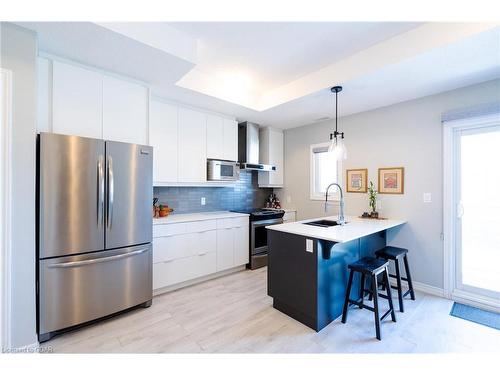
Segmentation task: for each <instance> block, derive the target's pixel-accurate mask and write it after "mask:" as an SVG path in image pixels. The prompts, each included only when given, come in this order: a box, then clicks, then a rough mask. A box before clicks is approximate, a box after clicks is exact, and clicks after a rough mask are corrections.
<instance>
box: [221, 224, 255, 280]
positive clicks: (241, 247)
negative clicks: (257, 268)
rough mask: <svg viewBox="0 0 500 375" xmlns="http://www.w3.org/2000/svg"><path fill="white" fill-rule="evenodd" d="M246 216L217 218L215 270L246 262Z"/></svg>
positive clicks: (247, 251) (247, 256) (247, 252)
mask: <svg viewBox="0 0 500 375" xmlns="http://www.w3.org/2000/svg"><path fill="white" fill-rule="evenodd" d="M248 235H249V233H248V218H247V217H244V218H232V219H219V220H217V271H223V270H225V269H228V268H232V267H236V266H241V265H243V264H247V263H248V258H249V247H248Z"/></svg>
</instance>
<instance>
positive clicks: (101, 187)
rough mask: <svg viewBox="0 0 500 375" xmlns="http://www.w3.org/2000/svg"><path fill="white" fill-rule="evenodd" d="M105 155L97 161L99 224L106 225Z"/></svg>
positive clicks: (100, 156)
mask: <svg viewBox="0 0 500 375" xmlns="http://www.w3.org/2000/svg"><path fill="white" fill-rule="evenodd" d="M103 163H104V156H103V155H99V159H98V161H97V226H98V227H100V226H104V188H105V185H104V167H103Z"/></svg>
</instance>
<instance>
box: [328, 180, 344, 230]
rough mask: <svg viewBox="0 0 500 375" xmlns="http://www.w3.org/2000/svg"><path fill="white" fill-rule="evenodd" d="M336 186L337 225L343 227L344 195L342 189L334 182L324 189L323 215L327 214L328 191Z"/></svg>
mask: <svg viewBox="0 0 500 375" xmlns="http://www.w3.org/2000/svg"><path fill="white" fill-rule="evenodd" d="M334 185H335V186H337V187H338V188H339V191H340V203H339V205H340V210H339V224H340V225H344V224H345V218H344V193H343V192H342V188H341V187H340V185H339V184H337V183H336V182H333V183H331V184H330V185H328V187H327V188H326V197H325V213H326V212H328V190H330V188H331V187H332V186H334Z"/></svg>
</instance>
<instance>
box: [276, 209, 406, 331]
mask: <svg viewBox="0 0 500 375" xmlns="http://www.w3.org/2000/svg"><path fill="white" fill-rule="evenodd" d="M336 219H337V218H336V217H324V218H318V219H309V220H304V221H299V222H294V223H286V224H280V225H273V226H269V227H267V229H268V246H269V249H268V251H269V258H268V261H269V263H268V279H267V283H268V284H267V287H268V295H269V296H271V297H272V298H273V307H274V308H276V309H278V310H280V311H281V312H283V313H285V314H287V315H289V316H290V317H292V318H294V319H296V320H298V321H300V322H302V323H303V324H305V325H307V326H308V327H310V328H312V329H314V330H316V331H320V330H321V329H323V328H324V327H325V326H327V325H328V324H329V323H330V322H332V321H333V320H335V319H336V318H337V317H339V316H340V315H341V313H342V307H343V303H344V297H345V292H346V287H347V279H348V276H349V275H348V268H347V265H348V264H350V263H353V262H355V261H357V260H359V259H360V258H362V257H365V256H374V253H375V251H377V250H379V249H382V248H383V247H385V246H386V237H387V231H388V230H398V229H397V227H400V226H401V225H403V224H404V223H405V221H404V220H371V219H359V218H352V217H349V218H347V220H346V221H347V224H345V225H342V226H341V225H335V226H330V227H320V226H313V225H308V224H307V223H311V222H315V221H319V220H329V221H335V220H336ZM393 228H394V229H393ZM359 283H360V281H359V279H357V278H355V279H354V282H353V287H352V291H351V297H352V298H353V299H355V298H357V297H358V295H359Z"/></svg>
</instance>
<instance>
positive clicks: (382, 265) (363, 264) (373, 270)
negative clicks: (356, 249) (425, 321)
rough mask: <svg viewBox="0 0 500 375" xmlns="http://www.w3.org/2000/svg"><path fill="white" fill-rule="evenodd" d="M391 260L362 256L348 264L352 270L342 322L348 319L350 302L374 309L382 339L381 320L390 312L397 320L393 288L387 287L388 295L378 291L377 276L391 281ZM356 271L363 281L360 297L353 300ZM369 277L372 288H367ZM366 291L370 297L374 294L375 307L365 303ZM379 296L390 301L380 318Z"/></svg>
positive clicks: (394, 319)
mask: <svg viewBox="0 0 500 375" xmlns="http://www.w3.org/2000/svg"><path fill="white" fill-rule="evenodd" d="M388 266H389V262H388V261H386V260H383V259H377V258H371V257H365V258H361V259H360V260H358V261H357V262H354V263H352V264H349V265H348V268H349V270H350V273H349V281H348V283H347V290H346V294H345V301H344V309H343V311H342V323H345V322H346V321H347V309H348V307H349V305H350V304H353V305H356V306H358V307H359V308H360V309H363V308H365V309H367V310H370V311H373V312H374V314H375V331H376V334H377V339H379V340H381V335H380V322H381V321H382V320H383V319H384V318H385V317H386V316H388V315H389V314H391V318H392V321H393V322H395V321H396V314H395V313H394V307H393V305H392V296H391V289H390V288H387V295H385V296H384V295H382V294H379V293H378V284H377V277H378V275H382V276H383V278H384V282H386V283H387V284H388V283H389V276H388V275H389V270H388ZM354 272H359V273H361V283H360V287H359V289H360V290H359V291H360V298H359V299H358V300H352V299H351V298H350V295H351V287H352V279H353V276H354ZM366 277H368V278H369V279H370V280H371V290H369V289H365V278H366ZM365 293H369V294H370V299H371V297H372V296H373V307H371V306H368V305H365V304H364V296H365ZM378 297H381V298H385V299H387V300H388V302H389V310H387V312H386V313H385V314H384V315H382V317H381V318H379V308H378Z"/></svg>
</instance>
